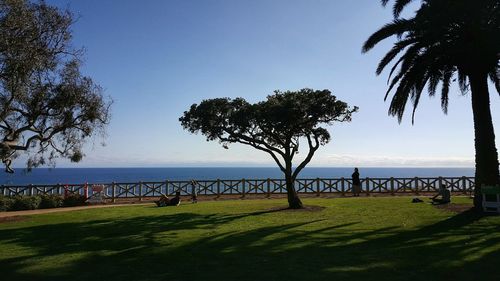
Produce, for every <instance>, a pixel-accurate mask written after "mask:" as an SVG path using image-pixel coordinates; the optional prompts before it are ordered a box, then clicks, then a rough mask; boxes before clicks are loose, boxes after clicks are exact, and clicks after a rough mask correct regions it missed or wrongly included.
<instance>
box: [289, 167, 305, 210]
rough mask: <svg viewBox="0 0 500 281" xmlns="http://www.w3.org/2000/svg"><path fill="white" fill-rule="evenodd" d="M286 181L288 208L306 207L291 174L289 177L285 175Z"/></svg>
mask: <svg viewBox="0 0 500 281" xmlns="http://www.w3.org/2000/svg"><path fill="white" fill-rule="evenodd" d="M285 181H286V194H287V197H288V207H289V208H290V209H302V208H303V207H304V206H303V205H302V201H300V198H299V195H298V194H297V191H295V184H294V180H293V178H292V175H291V173H290V174H289V175H285Z"/></svg>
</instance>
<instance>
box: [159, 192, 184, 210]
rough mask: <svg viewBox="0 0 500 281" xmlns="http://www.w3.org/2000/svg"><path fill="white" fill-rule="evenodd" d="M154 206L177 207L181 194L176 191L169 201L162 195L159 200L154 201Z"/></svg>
mask: <svg viewBox="0 0 500 281" xmlns="http://www.w3.org/2000/svg"><path fill="white" fill-rule="evenodd" d="M155 203H156V206H158V207H165V206H179V204H180V203H181V193H180V192H179V191H177V192H176V193H175V197H174V198H172V199H169V198H168V196H166V195H162V196H161V197H160V200H158V201H156V202H155Z"/></svg>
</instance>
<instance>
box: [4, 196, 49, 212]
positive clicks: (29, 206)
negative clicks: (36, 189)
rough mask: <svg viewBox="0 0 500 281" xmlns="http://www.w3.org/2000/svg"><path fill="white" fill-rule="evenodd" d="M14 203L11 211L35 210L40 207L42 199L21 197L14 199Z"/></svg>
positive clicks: (38, 197)
mask: <svg viewBox="0 0 500 281" xmlns="http://www.w3.org/2000/svg"><path fill="white" fill-rule="evenodd" d="M13 199H14V203H13V204H12V206H11V208H10V209H9V210H10V211H22V210H35V209H38V207H39V206H40V202H41V201H42V198H41V197H40V196H26V195H19V196H15V197H13Z"/></svg>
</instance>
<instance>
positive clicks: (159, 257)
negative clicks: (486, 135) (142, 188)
mask: <svg viewBox="0 0 500 281" xmlns="http://www.w3.org/2000/svg"><path fill="white" fill-rule="evenodd" d="M454 199H455V201H458V202H461V203H469V204H470V203H471V202H470V200H469V199H467V198H454ZM410 200H411V198H410V197H395V198H341V199H305V200H304V203H305V204H306V205H316V206H323V207H325V208H324V209H323V210H321V211H316V212H306V211H298V212H297V211H271V210H272V208H273V207H279V206H283V207H284V206H286V201H284V200H244V201H237V200H236V201H218V202H216V201H213V202H200V203H198V204H185V205H181V206H179V207H167V208H156V207H153V206H152V205H146V206H144V205H142V206H130V207H116V208H104V209H89V210H83V211H73V212H65V213H52V214H45V215H36V216H31V217H28V218H27V219H26V220H24V221H18V222H7V223H2V224H0V276H1V277H0V278H1V280H70V281H76V280H236V281H243V280H364V281H366V280H426V281H428V280H500V216H486V217H479V216H477V215H475V214H474V213H471V212H465V213H461V214H455V213H452V212H449V211H446V210H440V209H436V208H434V207H433V206H431V205H429V204H427V203H420V204H412V203H410Z"/></svg>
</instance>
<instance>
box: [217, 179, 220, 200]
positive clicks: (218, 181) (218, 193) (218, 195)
mask: <svg viewBox="0 0 500 281" xmlns="http://www.w3.org/2000/svg"><path fill="white" fill-rule="evenodd" d="M219 197H220V179H217V198H219Z"/></svg>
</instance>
